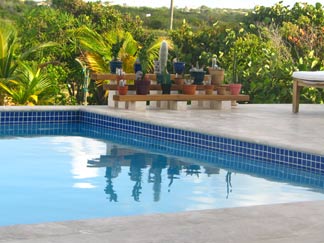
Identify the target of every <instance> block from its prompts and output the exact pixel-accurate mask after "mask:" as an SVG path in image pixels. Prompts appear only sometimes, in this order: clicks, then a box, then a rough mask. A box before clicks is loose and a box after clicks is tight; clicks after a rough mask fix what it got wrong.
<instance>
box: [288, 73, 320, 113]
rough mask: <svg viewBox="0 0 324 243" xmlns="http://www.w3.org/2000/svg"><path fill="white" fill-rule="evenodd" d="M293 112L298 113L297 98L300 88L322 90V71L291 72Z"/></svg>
mask: <svg viewBox="0 0 324 243" xmlns="http://www.w3.org/2000/svg"><path fill="white" fill-rule="evenodd" d="M292 77H293V82H294V83H293V107H292V109H293V112H294V113H297V112H298V111H299V96H300V90H301V88H302V87H314V88H322V89H323V88H324V71H298V72H293V75H292Z"/></svg>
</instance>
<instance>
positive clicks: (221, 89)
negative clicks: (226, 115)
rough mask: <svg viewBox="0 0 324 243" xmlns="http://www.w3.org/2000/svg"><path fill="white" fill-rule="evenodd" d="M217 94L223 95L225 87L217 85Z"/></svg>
mask: <svg viewBox="0 0 324 243" xmlns="http://www.w3.org/2000/svg"><path fill="white" fill-rule="evenodd" d="M217 94H219V95H225V94H226V87H222V86H219V87H217Z"/></svg>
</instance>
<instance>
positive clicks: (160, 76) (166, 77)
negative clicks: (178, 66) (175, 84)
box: [156, 73, 171, 84]
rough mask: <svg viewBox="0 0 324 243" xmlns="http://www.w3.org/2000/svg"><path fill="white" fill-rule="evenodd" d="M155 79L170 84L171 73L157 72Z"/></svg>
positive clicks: (159, 82)
mask: <svg viewBox="0 0 324 243" xmlns="http://www.w3.org/2000/svg"><path fill="white" fill-rule="evenodd" d="M156 80H157V83H158V84H163V83H164V84H171V75H170V74H169V73H166V74H162V73H157V74H156Z"/></svg>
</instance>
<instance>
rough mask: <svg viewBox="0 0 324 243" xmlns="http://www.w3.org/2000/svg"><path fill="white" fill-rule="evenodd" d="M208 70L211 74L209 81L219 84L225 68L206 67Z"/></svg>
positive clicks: (222, 78) (222, 79) (221, 81)
mask: <svg viewBox="0 0 324 243" xmlns="http://www.w3.org/2000/svg"><path fill="white" fill-rule="evenodd" d="M208 72H209V74H210V76H211V83H212V84H214V85H216V86H220V85H221V84H222V83H223V81H224V75H225V70H224V69H213V68H210V67H209V68H208Z"/></svg>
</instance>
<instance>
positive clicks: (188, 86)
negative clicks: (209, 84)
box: [182, 78, 197, 95]
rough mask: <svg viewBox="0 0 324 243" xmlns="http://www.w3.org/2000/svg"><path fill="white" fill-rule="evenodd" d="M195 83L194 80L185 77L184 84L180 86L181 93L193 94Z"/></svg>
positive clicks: (194, 92) (195, 87)
mask: <svg viewBox="0 0 324 243" xmlns="http://www.w3.org/2000/svg"><path fill="white" fill-rule="evenodd" d="M196 89H197V85H195V84H194V80H192V79H190V78H189V79H185V82H184V85H183V86H182V92H183V94H188V95H194V94H196Z"/></svg>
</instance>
